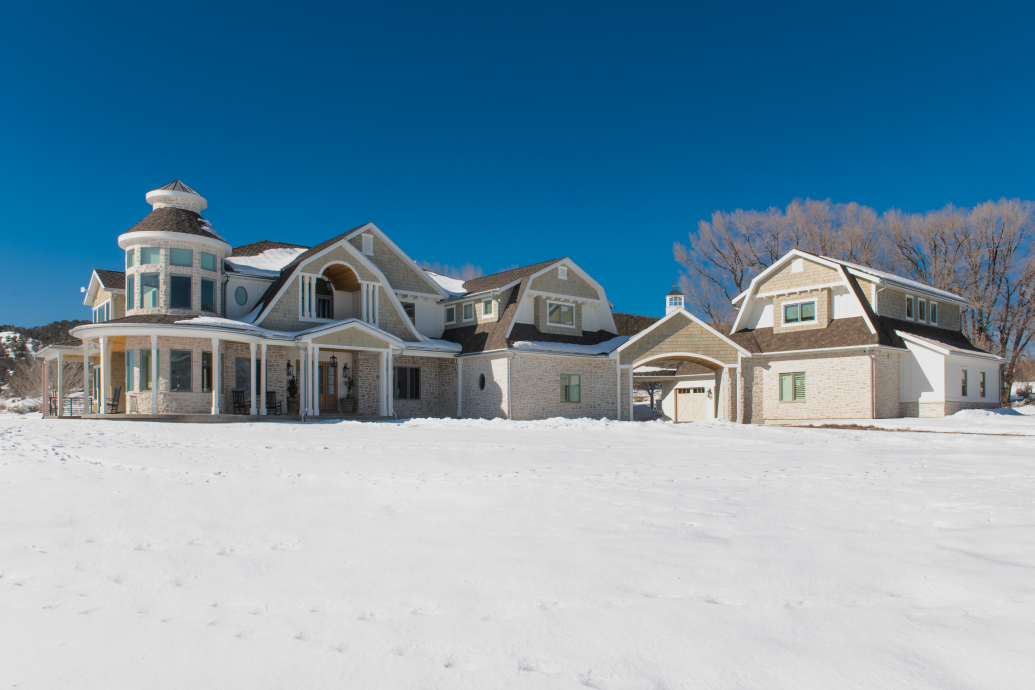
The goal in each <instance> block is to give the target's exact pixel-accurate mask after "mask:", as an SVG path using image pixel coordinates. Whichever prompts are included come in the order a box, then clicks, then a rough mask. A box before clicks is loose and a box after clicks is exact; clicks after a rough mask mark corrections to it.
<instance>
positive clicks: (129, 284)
mask: <svg viewBox="0 0 1035 690" xmlns="http://www.w3.org/2000/svg"><path fill="white" fill-rule="evenodd" d="M133 288H134V285H133V276H126V309H136V308H137V291H136V290H134V289H133Z"/></svg>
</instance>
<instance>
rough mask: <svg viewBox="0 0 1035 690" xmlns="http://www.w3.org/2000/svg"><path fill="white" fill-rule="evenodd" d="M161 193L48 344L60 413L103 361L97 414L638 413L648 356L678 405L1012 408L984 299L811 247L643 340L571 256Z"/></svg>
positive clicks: (696, 415) (711, 410)
mask: <svg viewBox="0 0 1035 690" xmlns="http://www.w3.org/2000/svg"><path fill="white" fill-rule="evenodd" d="M146 200H147V202H148V203H149V204H151V206H152V211H151V212H150V213H149V214H148V215H147V216H146V217H145V218H144V219H143V220H141V221H140V222H139V223H137V224H136V225H135V226H133V227H132V228H130V229H129V230H128V231H126V232H124V233H123V234H121V235H120V236H119V237H118V243H119V247H120V248H121V249H122V250H123V251H124V252H125V257H126V264H125V270H124V271H112V270H100V269H98V270H96V271H94V272H93V275H92V276H91V278H90V285H89V287H88V288H84V292H85V300H84V303H85V304H86V305H87V306H88V307H90V309H91V310H92V313H93V321H94V323H92V324H89V325H85V326H79V327H77V328H74V329H72V331H71V335H72V336H73V339H72V340H70V341H68V342H65V343H58V344H55V345H52V346H50V347H48V348H45V349H44V350H43V351H42V355H43V357H44V358H45V359H46V362H47V366H46V367H45V368H44V372H45V383H44V385H45V388H46V390H47V398H48V404H47V405H46V406H45V413H46V414H47V415H62V416H65V415H68V414H70V413H71V412H72V411H73V409H74V407H73V406H72V405H71V404H70V402H71V401H70V400H69V396H67V395H65V392H64V391H63V390H62V386H63V378H64V377H60V376H57V375H56V373H57V372H58V371H61V370H63V364H64V363H65V362H84V361H85V362H86V363H87V366H86V367H85V368H84V379H85V380H84V387H85V388H86V391H87V396H86V398H87V399H86V403H85V404H84V405H83V406H82V408H81V411H82V414H84V415H86V416H89V415H93V414H97V415H102V416H103V415H108V414H128V415H135V416H140V417H138V418H141V417H146V416H151V415H176V416H179V417H181V418H184V419H194V420H197V421H202V420H205V419H213V417H212V415H227V414H249V415H256V416H262V415H266V414H268V413H277V412H286V413H289V414H299V413H301V414H305V415H311V416H314V417H316V416H326V415H336V416H342V415H357V416H360V417H367V418H372V417H416V416H437V417H479V418H496V417H502V418H508V419H543V418H548V417H591V418H611V419H619V420H631V419H632V418H633V402H632V387H633V381H634V373H633V372H634V370H636V371H637V372H638V373H637V375H636V378H641V377H644V376H648V377H649V376H652V375H654V376H655V378H656V379H657V380H659V381H661V382H662V384H663V386H664V390H665V402H663V409H666V410H667V411H668V413H669V416H670V417H672V418H673V419H675V420H677V421H693V420H696V419H704V418H719V419H725V420H732V421H742V422H749V423H763V422H780V421H787V420H802V419H848V418H852V419H858V418H864V419H865V418H875V417H897V416H935V415H943V414H951V413H952V412H954V411H956V410H958V409H962V408H964V407H990V406H996V405H998V399H999V364H1000V362H1001V360H1000V359H999V358H997V357H995V356H993V355H990V354H988V353H986V352H983V351H981V350H979V349H978V348H976V347H974V346H973V345H971V344H970V343H969V342H968V341H967V339H966V337H965V336H964V335H963V334H962V333H961V331H960V320H961V319H960V310H961V308H963V307H965V306H966V302H965V301H964V300H963V299H962V298H960V297H958V296H956V295H953V294H951V293H948V292H944V291H941V290H935V289H933V288H930V287H927V286H924V285H920V284H918V283H915V282H912V281H909V280H905V279H902V278H899V277H897V276H893V275H889V274H886V273H882V272H879V271H874V270H872V269H869V268H866V267H863V266H855V265H852V264H847V263H844V262H838V261H833V260H831V259H826V258H822V257H817V256H812V255H809V254H805V253H803V252H799V251H792V252H790V253H788V254H787V255H786V256H784V257H782V258H781V259H780V260H779V261H777V262H776V263H775V264H773V266H771V267H770V268H769V269H767V270H766V271H764V272H762V273H761V274H760V275H759V276H757V277H756V278H755V279H754V280H753V281H752V283H751V286H750V288H749V289H748V290H747V291H745V292H744V293H743V294H742V295H739V296H738V297H737V298H736V299H735V300H734V304H735V306H736V308H737V309H738V315H737V319H736V323H735V324H734V325H733V328H732V330H731V331H729V332H721V331H720V330H717V329H715V328H713V327H712V326H710V325H708V324H706V323H704V322H703V321H701V320H700V319H698V318H697V317H695V316H694V315H692V314H690V313H689V312H688V311H687V310H686V309H685V308H684V303H683V295H682V294H680V293H678V291H674V292H673V293H671V294H669V295H667V296H666V310H667V313H666V315H665V317H664V318H662V319H661V320H659V321H658V322H657V323H655V324H654V325H652V326H651V327H650V328H648V329H646V330H644V331H642V332H640V333H638V334H636V335H635V336H632V337H628V336H618V335H617V330H616V328H615V323H614V319H613V318H612V315H611V309H612V308H613V307H612V305H611V303H610V302H609V301H608V299H607V295H606V292H605V290H604V287H603V286H602V285H601V284H600V283H598V282H597V281H596V280H594V279H593V278H592V276H590V275H589V274H588V273H586V272H585V271H584V270H583V269H582V268H580V267H579V266H578V265H577V264H576V263H575V262H574V261H572V260H571V259H570V258H568V257H562V258H559V259H553V260H550V261H544V262H542V263H538V264H534V265H531V266H525V267H522V268H516V269H513V270H509V271H504V272H502V273H497V274H495V275H490V276H484V277H480V278H475V279H472V280H466V281H465V280H457V279H453V278H449V277H446V276H442V275H438V274H436V273H432V272H430V271H427V270H424V269H423V268H421V267H420V266H419V265H418V264H416V263H415V262H414V261H413V260H412V259H411V258H410V257H409V256H407V255H406V253H405V252H404V251H403V250H402V249H401V248H400V247H399V246H398V245H397V244H396V243H395V242H393V241H392V240H391V239H390V238H389V237H388V236H387V235H386V234H385V233H384V232H382V231H381V230H380V229H379V228H378V227H377V226H375V225H374V224H373V223H367V224H365V225H361V226H359V227H356V228H353V229H352V230H349V231H347V232H345V233H343V234H340V235H338V236H336V237H333V238H331V239H328V240H326V241H325V242H321V243H320V244H318V245H316V246H313V247H308V246H302V245H298V244H290V243H283V242H272V241H262V242H256V243H252V244H247V245H243V246H238V247H233V246H231V245H230V244H229V243H228V242H227V241H226V240H225V239H224V238H223V237H222V236H221V235H220V234H219V233H218V232H216V230H215V229H214V228H213V227H212V225H211V224H210V223H209V222H208V221H207V220H205V219H204V218H203V217H202V216H201V212H202V211H203V210H205V209H206V208H207V205H208V202H207V200H206V199H205V198H204V197H203V196H201V195H200V194H198V193H197V192H195V191H194V190H192V189H191V188H190V187H188V186H187V185H185V184H183V183H182V182H179V181H175V182H172V183H170V184H168V185H165V186H164V187H161V188H159V189H155V190H152V191H150V192H148V193H147V195H146ZM655 363H664V364H665V367H653V368H652V366H653V365H654V364H655ZM673 363H674V365H673ZM296 390H297V395H296V396H291V395H290V393H292V392H294V391H296ZM284 403H288V405H287V407H286V409H285V405H284ZM292 403H294V405H292ZM219 418H224V417H219Z"/></svg>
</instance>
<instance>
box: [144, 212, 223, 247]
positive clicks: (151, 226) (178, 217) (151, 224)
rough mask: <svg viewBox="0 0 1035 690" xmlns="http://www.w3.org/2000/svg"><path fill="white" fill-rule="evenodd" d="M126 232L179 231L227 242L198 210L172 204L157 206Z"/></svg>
mask: <svg viewBox="0 0 1035 690" xmlns="http://www.w3.org/2000/svg"><path fill="white" fill-rule="evenodd" d="M126 232H179V233H182V234H184V235H199V236H201V237H207V238H209V239H212V240H219V241H220V242H226V240H224V239H223V238H222V237H220V236H219V235H217V234H216V233H215V232H213V231H212V226H211V225H209V224H208V221H207V220H205V219H204V218H202V217H201V214H200V213H198V212H197V211H188V210H186V209H183V208H174V207H172V206H164V207H162V208H156V209H155V210H153V211H151V213H148V214H147V215H146V216H144V219H143V220H142V221H140V222H139V223H137V224H136V225H134V226H133V227H131V228H130V229H129V230H127V231H126Z"/></svg>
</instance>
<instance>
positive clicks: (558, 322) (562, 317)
mask: <svg viewBox="0 0 1035 690" xmlns="http://www.w3.org/2000/svg"><path fill="white" fill-rule="evenodd" d="M546 311H547V314H548V316H547V321H549V322H550V323H552V324H554V325H555V326H574V325H575V308H574V307H573V306H571V305H570V304H555V303H553V302H547V304H546Z"/></svg>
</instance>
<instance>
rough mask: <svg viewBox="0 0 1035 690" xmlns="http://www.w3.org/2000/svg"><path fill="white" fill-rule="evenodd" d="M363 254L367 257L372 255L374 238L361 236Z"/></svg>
mask: <svg viewBox="0 0 1035 690" xmlns="http://www.w3.org/2000/svg"><path fill="white" fill-rule="evenodd" d="M363 253H364V254H366V255H367V256H373V255H374V236H373V235H363Z"/></svg>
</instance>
